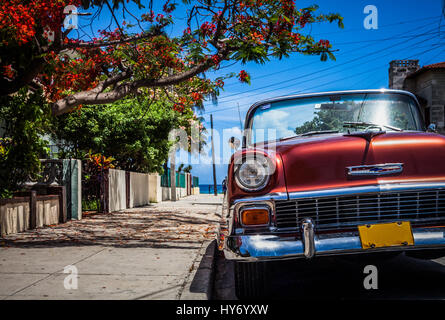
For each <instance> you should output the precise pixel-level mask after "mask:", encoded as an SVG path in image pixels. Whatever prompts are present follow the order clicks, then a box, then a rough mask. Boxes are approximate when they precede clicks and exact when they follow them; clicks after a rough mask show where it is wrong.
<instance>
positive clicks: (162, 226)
mask: <svg viewBox="0 0 445 320" xmlns="http://www.w3.org/2000/svg"><path fill="white" fill-rule="evenodd" d="M221 202H222V197H221V196H218V197H215V196H213V195H199V196H189V197H187V198H183V199H181V200H179V201H177V202H162V203H160V204H153V205H150V206H146V207H141V208H134V209H129V210H125V211H123V212H115V213H111V214H97V215H92V216H89V217H86V218H85V219H84V220H81V221H69V222H67V223H65V224H61V225H57V226H53V227H47V228H42V229H37V230H29V231H27V232H24V233H19V234H15V235H10V236H7V237H6V238H0V299H205V298H206V295H207V294H208V292H207V291H208V288H207V287H206V286H207V285H208V282H209V279H205V278H206V277H208V276H209V272H205V270H206V269H210V268H211V264H212V260H213V259H211V258H212V257H209V255H210V256H211V255H212V253H213V252H212V250H213V248H214V242H212V241H213V240H214V239H215V232H216V230H217V224H218V222H219V217H220V214H221V213H220V212H221V205H220V204H221ZM69 265H73V266H75V267H76V268H77V271H78V278H77V279H78V289H71V290H67V289H65V287H64V280H65V278H66V277H67V276H68V275H69V273H64V268H65V267H66V266H69ZM199 266H201V267H200V270H197V269H198V267H199ZM202 270H204V272H201V271H202Z"/></svg>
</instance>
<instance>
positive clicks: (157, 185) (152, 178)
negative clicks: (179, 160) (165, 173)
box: [148, 173, 162, 203]
mask: <svg viewBox="0 0 445 320" xmlns="http://www.w3.org/2000/svg"><path fill="white" fill-rule="evenodd" d="M148 181H149V187H148V192H149V200H150V202H155V203H158V202H161V201H162V188H161V176H160V175H159V174H157V173H151V174H149V177H148Z"/></svg>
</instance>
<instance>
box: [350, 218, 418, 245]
mask: <svg viewBox="0 0 445 320" xmlns="http://www.w3.org/2000/svg"><path fill="white" fill-rule="evenodd" d="M358 231H359V234H360V240H361V242H362V248H363V249H373V248H382V247H393V246H412V245H414V238H413V233H412V231H411V224H410V223H409V221H404V222H391V223H381V224H367V225H363V226H359V227H358Z"/></svg>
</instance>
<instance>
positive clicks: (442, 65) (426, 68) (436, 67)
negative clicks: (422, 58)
mask: <svg viewBox="0 0 445 320" xmlns="http://www.w3.org/2000/svg"><path fill="white" fill-rule="evenodd" d="M440 69H445V61H443V62H438V63H433V64H428V65H426V66H423V67H422V68H420V69H419V70H417V71H415V72H413V73H411V74H409V75H408V76H407V78H412V77H414V76H416V75H418V74H421V73H424V72H426V71H429V70H440Z"/></svg>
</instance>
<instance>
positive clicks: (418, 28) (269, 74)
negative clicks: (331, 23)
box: [225, 16, 439, 88]
mask: <svg viewBox="0 0 445 320" xmlns="http://www.w3.org/2000/svg"><path fill="white" fill-rule="evenodd" d="M437 17H439V16H437ZM437 17H436V18H437ZM418 21H419V20H418ZM418 21H416V22H418ZM435 23H436V21H432V22H430V23H427V24H425V25H423V26H421V27H416V28H413V29H410V30H408V31H405V32H401V33H397V34H395V35H393V36H392V37H389V38H385V39H377V40H380V41H388V40H392V39H394V38H395V37H399V36H400V37H407V36H406V34H409V33H411V32H414V31H419V30H421V29H423V28H425V27H427V26H430V25H432V24H435ZM391 25H393V24H391ZM388 26H389V25H388ZM432 30H435V28H433V29H431V31H432ZM377 40H376V41H377ZM365 41H368V40H365ZM370 41H374V40H370ZM362 42H363V41H356V42H355V43H357V44H360V43H362ZM351 43H352V42H351ZM334 44H335V43H334ZM335 45H338V44H335ZM362 48H367V46H363V47H360V48H358V49H351V50H347V51H344V52H340V53H339V54H338V55H342V54H346V53H349V52H351V51H355V50H360V49H362ZM311 64H312V62H310V63H307V64H303V65H299V66H295V67H292V68H286V69H283V70H280V71H275V72H271V73H267V74H264V75H260V76H258V77H254V78H252V79H253V80H258V79H262V78H265V77H268V76H273V75H276V74H277V73H282V72H287V71H291V70H295V69H298V68H303V67H306V66H309V65H311ZM230 66H231V65H230ZM234 85H240V83H229V84H226V85H225V88H227V87H230V86H234Z"/></svg>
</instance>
